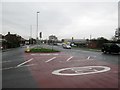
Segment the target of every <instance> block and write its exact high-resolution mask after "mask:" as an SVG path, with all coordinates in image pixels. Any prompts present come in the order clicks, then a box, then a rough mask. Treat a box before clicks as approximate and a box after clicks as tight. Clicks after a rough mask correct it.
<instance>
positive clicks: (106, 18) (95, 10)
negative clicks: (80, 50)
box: [0, 1, 118, 39]
mask: <svg viewBox="0 0 120 90" xmlns="http://www.w3.org/2000/svg"><path fill="white" fill-rule="evenodd" d="M38 11H39V12H40V13H39V14H38V32H42V38H43V39H48V37H49V36H50V35H55V36H57V37H58V39H65V38H72V37H74V39H89V38H90V35H91V36H92V38H98V37H105V38H107V39H111V38H112V36H114V33H115V30H116V28H117V27H118V2H95V1H94V2H78V1H66V2H55V1H52V2H48V1H46V2H42V1H41V2H33V1H32V2H14V1H13V2H7V1H6V2H2V34H4V35H5V34H7V32H11V33H13V34H18V35H20V36H22V37H23V38H25V39H28V38H29V37H33V38H36V31H37V29H36V26H37V12H38ZM0 27H1V26H0ZM38 36H39V34H38Z"/></svg>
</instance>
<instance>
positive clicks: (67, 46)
mask: <svg viewBox="0 0 120 90" xmlns="http://www.w3.org/2000/svg"><path fill="white" fill-rule="evenodd" d="M62 47H63V48H65V49H71V46H70V45H67V44H62Z"/></svg>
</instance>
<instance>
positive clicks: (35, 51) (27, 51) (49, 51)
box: [25, 48, 60, 53]
mask: <svg viewBox="0 0 120 90" xmlns="http://www.w3.org/2000/svg"><path fill="white" fill-rule="evenodd" d="M25 52H26V53H55V52H60V51H58V50H54V49H48V48H31V49H27V50H25Z"/></svg>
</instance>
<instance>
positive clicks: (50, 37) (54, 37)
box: [49, 35, 58, 41]
mask: <svg viewBox="0 0 120 90" xmlns="http://www.w3.org/2000/svg"><path fill="white" fill-rule="evenodd" d="M49 40H53V41H57V40H58V38H57V37H56V36H54V35H51V36H49Z"/></svg>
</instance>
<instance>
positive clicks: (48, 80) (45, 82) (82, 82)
mask: <svg viewBox="0 0 120 90" xmlns="http://www.w3.org/2000/svg"><path fill="white" fill-rule="evenodd" d="M25 57H26V60H27V59H28V58H33V59H34V60H32V61H31V62H29V63H28V64H36V65H34V66H31V67H28V69H29V70H30V72H31V74H32V75H33V77H34V79H35V80H36V82H37V83H38V85H39V87H40V88H118V66H116V65H112V64H109V63H107V62H104V61H100V60H95V59H92V60H88V59H86V58H81V57H75V56H70V55H67V54H63V53H58V55H57V53H56V55H53V54H50V55H45V54H44V55H31V54H26V56H25ZM71 57H72V58H71ZM69 58H70V60H69V61H67V60H68V59H69ZM85 66H106V67H110V70H109V71H106V72H102V73H95V74H88V75H77V76H64V75H54V74H52V72H53V71H55V70H59V69H64V68H71V67H85ZM70 72H71V71H68V72H67V71H66V73H70ZM71 73H74V72H71Z"/></svg>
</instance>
